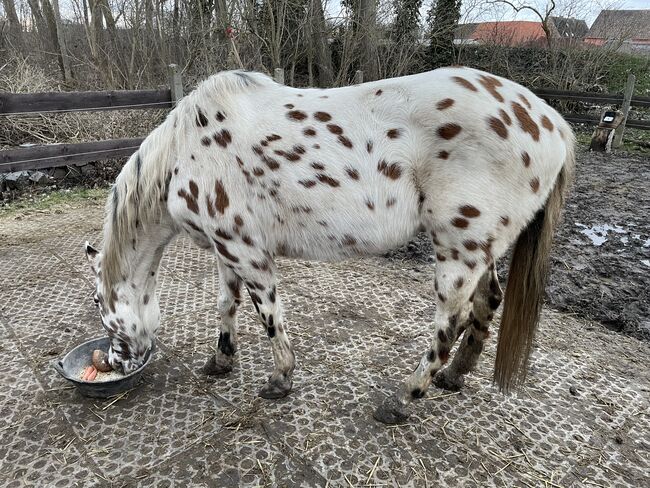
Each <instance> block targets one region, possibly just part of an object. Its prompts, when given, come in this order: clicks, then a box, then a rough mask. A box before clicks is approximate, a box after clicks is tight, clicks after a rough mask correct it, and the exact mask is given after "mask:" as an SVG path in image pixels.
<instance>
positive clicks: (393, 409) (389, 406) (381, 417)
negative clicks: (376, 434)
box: [372, 398, 409, 425]
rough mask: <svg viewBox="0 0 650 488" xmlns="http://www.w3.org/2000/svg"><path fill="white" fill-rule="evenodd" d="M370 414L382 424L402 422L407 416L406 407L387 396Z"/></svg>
mask: <svg viewBox="0 0 650 488" xmlns="http://www.w3.org/2000/svg"><path fill="white" fill-rule="evenodd" d="M372 416H373V417H374V418H375V420H378V421H379V422H381V423H383V424H388V425H395V424H403V423H404V422H406V421H407V420H408V418H409V414H408V413H406V409H405V408H404V407H403V406H402V405H401V404H400V403H399V402H398V401H396V400H395V399H393V398H389V399H387V400H385V401H384V403H382V404H381V405H380V406H379V407H377V409H376V410H375V411H374V413H373V414H372Z"/></svg>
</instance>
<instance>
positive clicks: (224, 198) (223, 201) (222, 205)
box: [214, 180, 230, 214]
mask: <svg viewBox="0 0 650 488" xmlns="http://www.w3.org/2000/svg"><path fill="white" fill-rule="evenodd" d="M214 191H215V193H216V194H217V198H216V200H215V206H216V208H217V211H218V212H219V213H220V214H223V213H224V212H225V211H226V208H228V205H229V204H230V201H229V200H228V194H227V193H226V189H225V188H224V187H223V183H221V181H220V180H216V181H215V183H214Z"/></svg>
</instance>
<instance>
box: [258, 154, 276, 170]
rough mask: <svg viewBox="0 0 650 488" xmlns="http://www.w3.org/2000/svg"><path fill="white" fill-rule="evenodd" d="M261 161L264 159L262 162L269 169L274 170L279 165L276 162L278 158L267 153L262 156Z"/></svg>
mask: <svg viewBox="0 0 650 488" xmlns="http://www.w3.org/2000/svg"><path fill="white" fill-rule="evenodd" d="M262 161H264V164H266V166H267V168H269V169H270V170H271V171H275V170H277V169H278V168H279V167H280V163H278V160H277V159H274V158H272V157H270V156H267V155H264V156H262Z"/></svg>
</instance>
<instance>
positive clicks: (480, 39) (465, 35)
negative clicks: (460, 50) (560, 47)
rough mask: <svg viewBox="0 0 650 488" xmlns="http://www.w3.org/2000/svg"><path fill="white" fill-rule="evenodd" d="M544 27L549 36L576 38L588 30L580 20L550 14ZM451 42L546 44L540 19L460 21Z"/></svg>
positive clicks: (514, 44)
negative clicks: (536, 20) (473, 22)
mask: <svg viewBox="0 0 650 488" xmlns="http://www.w3.org/2000/svg"><path fill="white" fill-rule="evenodd" d="M548 28H549V31H550V33H551V38H552V39H557V40H563V41H565V42H566V41H580V40H581V39H582V38H583V37H584V36H585V34H586V33H587V31H588V27H587V23H586V22H585V21H584V20H578V19H570V18H565V17H550V18H549V22H548ZM454 34H455V35H454V43H455V44H459V45H465V44H488V45H497V46H508V47H531V46H536V47H543V46H546V45H547V40H546V33H545V32H544V29H543V26H542V23H541V22H533V21H525V20H511V21H504V22H480V23H477V24H460V25H459V26H458V27H457V28H456V30H455V33H454Z"/></svg>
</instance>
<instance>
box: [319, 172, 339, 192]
mask: <svg viewBox="0 0 650 488" xmlns="http://www.w3.org/2000/svg"><path fill="white" fill-rule="evenodd" d="M316 179H317V180H318V181H320V182H321V183H324V184H326V185H329V186H331V187H332V188H336V187H337V186H339V185H340V182H339V181H338V180H335V179H334V178H332V177H331V176H328V175H326V174H323V173H320V174H317V175H316Z"/></svg>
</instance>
